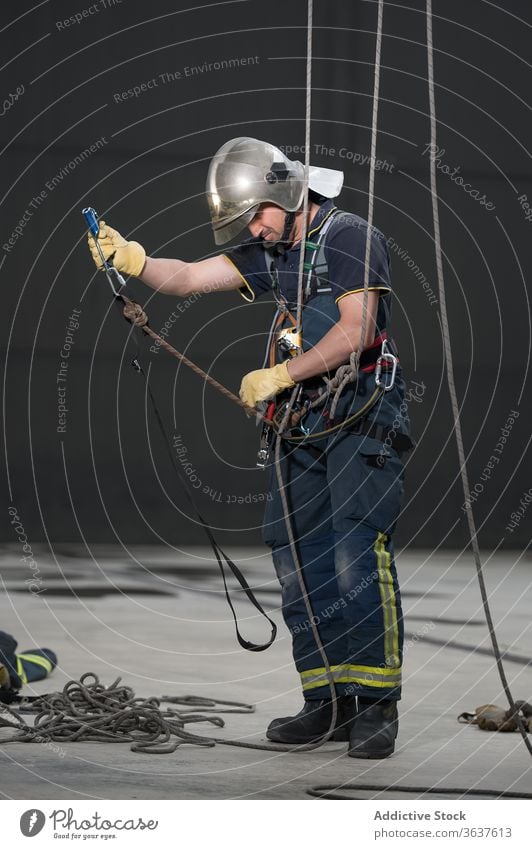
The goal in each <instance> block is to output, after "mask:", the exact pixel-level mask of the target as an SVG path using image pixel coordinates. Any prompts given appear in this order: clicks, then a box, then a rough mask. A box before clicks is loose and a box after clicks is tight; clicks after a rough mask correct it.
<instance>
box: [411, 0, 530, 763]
mask: <svg viewBox="0 0 532 849" xmlns="http://www.w3.org/2000/svg"><path fill="white" fill-rule="evenodd" d="M426 9H427V71H428V84H429V110H430V141H431V144H433V145H434V147H433V148H432V149H433V150H436V149H437V148H436V98H435V95H434V58H433V54H434V50H433V44H432V0H427V6H426ZM430 190H431V196H432V220H433V227H434V251H435V254H436V272H437V277H438V291H439V298H440V307H441V323H442V334H443V346H444V353H445V367H446V371H447V383H448V386H449V395H450V398H451V407H452V412H453V426H454V433H455V437H456V448H457V450H458V459H459V461H460V475H461V478H462V487H463V490H464V498H465V509H466V516H467V523H468V526H469V538H470V542H471V547H472V549H473V555H474V559H475V567H476V572H477V578H478V584H479V587H480V595H481V597H482V604H483V607H484V613H485V616H486V622H487V623H488V630H489V634H490V639H491V644H492V646H493V653H494V655H495V659H496V663H497V669H498V672H499V677H500V679H501V683H502V686H503V689H504V692H505V694H506V698H507V699H508V704H509V705H510V709H511V710H512V713H513V714H514V715H515V717H516V721H517V725H518V728H519V731H520V732H521V736H522V737H523V740H524V742H525V745H526V747H527V749H528V751H529V752H530V754H531V755H532V744H531V743H530V740H529V739H528V735H527V731H526V728H525V725H524V723H523V720H522V718H521V717H520V716H519V711H518V709H516V705H515V702H514V699H513V696H512V693H511V692H510V687H509V685H508V681H507V679H506V673H505V671H504V666H503V662H502V658H501V653H500V649H499V644H498V641H497V635H496V634H495V628H494V625H493V619H492V615H491V610H490V606H489V602H488V594H487V591H486V584H485V581H484V573H483V571H482V562H481V558H480V548H479V544H478V537H477V528H476V523H475V517H474V515H473V508H472V506H471V502H470V500H469V492H470V489H469V476H468V473H467V465H466V458H465V451H464V440H463V436H462V423H461V421H460V409H459V406H458V398H457V394H456V386H455V382H454V367H453V355H452V350H451V334H450V331H449V320H448V316H447V302H446V299H445V278H444V274H443V260H442V250H441V236H440V216H439V207H438V186H437V181H436V160H435V159H434V157H432V158H431V159H430Z"/></svg>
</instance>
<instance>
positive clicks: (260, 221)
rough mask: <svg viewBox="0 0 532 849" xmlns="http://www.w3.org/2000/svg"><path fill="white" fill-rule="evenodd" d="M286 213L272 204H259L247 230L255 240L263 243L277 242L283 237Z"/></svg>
mask: <svg viewBox="0 0 532 849" xmlns="http://www.w3.org/2000/svg"><path fill="white" fill-rule="evenodd" d="M285 216H286V212H285V211H284V209H281V207H280V206H276V205H275V204H274V203H261V205H260V206H259V208H258V210H257V213H256V214H255V215H254V216H253V218H252V219H251V221H250V222H249V224H248V230H249V232H250V233H251V235H252V236H253V237H254V238H255V239H262V240H263V241H264V242H270V243H272V244H273V243H274V242H278V241H279V239H280V238H281V236H282V235H283V230H284V222H285Z"/></svg>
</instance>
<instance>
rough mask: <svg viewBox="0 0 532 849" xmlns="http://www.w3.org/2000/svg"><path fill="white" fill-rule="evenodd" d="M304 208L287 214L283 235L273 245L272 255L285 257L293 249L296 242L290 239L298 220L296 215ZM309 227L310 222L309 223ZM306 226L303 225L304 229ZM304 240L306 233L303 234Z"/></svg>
mask: <svg viewBox="0 0 532 849" xmlns="http://www.w3.org/2000/svg"><path fill="white" fill-rule="evenodd" d="M301 209H302V207H300V208H299V209H296V210H295V212H287V213H286V215H285V219H284V228H283V232H282V233H281V237H280V239H278V240H277V241H276V242H275V244H273V245H272V248H271V250H272V253H274V254H276V256H283V255H284V254H285V253H286V252H287V251H288V250H290V248H291V247H292V245H293V243H294V240H293V239H291V238H290V235H291V233H292V230H293V228H294V223H295V220H296V215H297V213H298V212H300V211H301ZM307 225H308V222H307ZM304 226H305V225H303V227H304ZM301 238H302V240H304V238H305V233H303V232H302V234H301Z"/></svg>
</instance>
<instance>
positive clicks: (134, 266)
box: [88, 221, 146, 277]
mask: <svg viewBox="0 0 532 849" xmlns="http://www.w3.org/2000/svg"><path fill="white" fill-rule="evenodd" d="M97 238H98V242H99V245H100V247H101V249H102V253H103V255H104V257H105V259H111V258H112V260H113V265H114V267H115V268H116V270H117V271H121V272H122V273H123V274H128V275H130V276H131V277H140V274H141V272H142V269H143V268H144V263H145V262H146V251H145V250H144V248H143V247H142V245H139V243H138V242H128V241H126V239H124V237H123V236H121V235H120V233H119V232H118V230H113V228H112V227H109V226H108V225H107V224H106V223H105V221H100V231H99V233H98V237H97ZM88 242H89V249H90V252H91V254H92V258H93V260H94V263H95V265H96V268H99V269H100V270H102V268H103V263H102V260H101V257H100V254H99V252H98V249H97V247H96V245H95V243H94V239H93V237H92V235H91V234H90V233H89V234H88Z"/></svg>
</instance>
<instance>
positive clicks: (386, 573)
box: [373, 533, 399, 667]
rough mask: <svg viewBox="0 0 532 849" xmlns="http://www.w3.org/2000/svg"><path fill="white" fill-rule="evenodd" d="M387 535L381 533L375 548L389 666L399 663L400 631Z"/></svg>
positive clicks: (386, 654) (385, 657) (386, 660)
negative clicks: (387, 547) (387, 548)
mask: <svg viewBox="0 0 532 849" xmlns="http://www.w3.org/2000/svg"><path fill="white" fill-rule="evenodd" d="M386 541H387V536H386V534H382V533H379V534H378V536H377V539H376V541H375V545H374V546H373V550H374V551H375V554H376V556H377V573H378V576H379V581H378V583H379V593H380V596H381V605H382V616H383V626H384V660H385V663H386V664H387V665H389V666H392V667H393V666H395V665H396V664H397V663H399V629H398V627H397V605H396V600H395V590H394V586H393V575H392V571H391V557H390V552H389V551H387V550H386Z"/></svg>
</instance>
